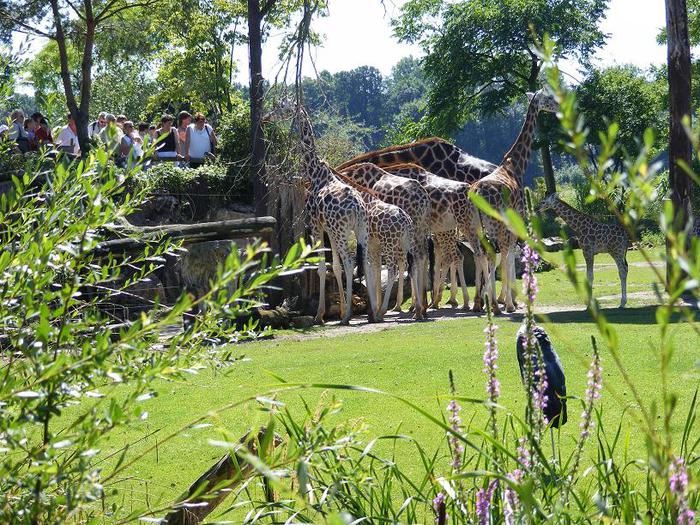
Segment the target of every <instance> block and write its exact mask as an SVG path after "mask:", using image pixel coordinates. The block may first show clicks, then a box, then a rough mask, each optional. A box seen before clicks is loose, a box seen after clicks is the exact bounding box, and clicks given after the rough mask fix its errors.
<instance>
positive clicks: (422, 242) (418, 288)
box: [340, 162, 431, 319]
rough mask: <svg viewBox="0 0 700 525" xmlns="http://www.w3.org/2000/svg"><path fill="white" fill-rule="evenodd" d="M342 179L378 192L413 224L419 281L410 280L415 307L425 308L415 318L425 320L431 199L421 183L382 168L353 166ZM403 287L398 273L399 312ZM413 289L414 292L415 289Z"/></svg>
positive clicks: (342, 175) (414, 256)
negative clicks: (401, 211) (423, 318)
mask: <svg viewBox="0 0 700 525" xmlns="http://www.w3.org/2000/svg"><path fill="white" fill-rule="evenodd" d="M340 175H341V177H347V178H348V179H349V180H350V181H352V183H353V184H359V185H360V186H361V187H363V188H369V189H371V190H372V191H373V192H376V195H377V197H378V198H379V199H381V200H382V201H384V202H386V203H389V204H393V205H395V206H398V207H399V208H401V209H402V210H403V211H405V212H406V213H407V214H408V215H409V217H410V218H411V220H412V222H413V229H412V235H413V236H414V238H413V240H412V246H414V248H413V249H412V250H411V254H412V256H413V265H412V266H413V267H414V269H415V273H416V280H415V281H413V280H411V283H412V295H413V305H414V307H415V305H417V304H420V305H422V308H423V312H421V313H420V314H419V317H416V318H418V319H420V318H422V317H423V316H424V314H425V310H426V309H427V306H426V304H425V303H426V298H425V274H426V272H427V268H428V252H427V241H428V235H429V234H430V214H431V205H430V197H429V196H428V194H427V192H426V191H425V190H424V189H423V187H422V186H421V184H420V183H419V182H417V181H414V180H409V179H406V178H404V177H398V176H396V175H392V174H390V173H388V172H386V171H384V170H383V169H381V168H380V167H378V166H376V165H374V164H369V163H366V162H365V163H359V164H354V165H352V166H351V167H349V168H346V169H345V170H344V171H343V172H341V174H340ZM402 283H403V270H402V269H399V293H400V294H401V295H397V301H396V307H395V308H394V309H395V310H396V311H399V312H400V311H401V303H402V300H403V286H402ZM414 285H415V288H413V286H414ZM418 296H420V299H418ZM415 315H416V312H415V308H414V316H415Z"/></svg>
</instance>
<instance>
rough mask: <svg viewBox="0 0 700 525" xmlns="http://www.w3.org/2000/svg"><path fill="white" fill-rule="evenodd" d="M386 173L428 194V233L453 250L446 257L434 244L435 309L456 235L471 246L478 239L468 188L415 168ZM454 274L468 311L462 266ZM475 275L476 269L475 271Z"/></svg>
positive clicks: (404, 166) (400, 167) (402, 167)
mask: <svg viewBox="0 0 700 525" xmlns="http://www.w3.org/2000/svg"><path fill="white" fill-rule="evenodd" d="M384 169H385V170H386V171H388V172H389V173H392V174H394V175H399V176H401V177H406V178H409V179H413V180H417V181H418V182H419V183H420V184H421V185H422V186H423V188H425V190H426V191H427V192H428V196H429V197H430V202H431V217H430V219H431V220H430V230H431V232H432V233H433V235H435V234H438V233H444V234H445V235H441V237H440V241H441V242H442V243H446V242H448V240H449V242H451V243H452V248H449V249H448V250H447V251H448V253H442V251H441V248H442V246H441V244H438V243H436V250H435V270H434V272H433V276H432V277H433V286H432V290H433V304H432V306H433V307H437V305H439V301H440V295H439V294H440V293H441V291H442V286H440V284H439V281H440V279H441V273H442V272H441V268H442V265H443V259H444V260H445V261H446V262H447V261H449V264H450V265H451V264H454V255H452V254H453V253H454V252H451V253H449V252H450V251H451V250H457V232H458V231H459V233H461V234H462V235H464V236H465V237H466V238H467V242H469V243H470V245H472V246H473V243H474V242H477V241H478V239H477V238H476V237H475V236H474V235H473V225H472V222H473V216H474V215H475V214H476V208H475V207H474V204H473V203H472V202H471V199H469V184H466V183H464V182H457V181H454V180H449V179H445V178H443V177H439V176H437V175H434V174H433V173H431V172H428V171H427V170H425V169H424V168H422V167H421V166H417V165H415V164H395V165H392V166H385V168H384ZM457 259H458V260H459V261H461V260H462V257H461V254H459V255H458V256H457ZM457 273H458V275H459V281H460V285H461V287H462V294H463V296H464V299H465V301H464V306H463V307H464V308H465V309H468V308H469V293H468V291H467V282H466V279H465V277H464V265H463V264H458V265H457ZM477 273H478V269H477ZM478 282H479V280H477V283H478Z"/></svg>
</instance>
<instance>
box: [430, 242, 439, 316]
mask: <svg viewBox="0 0 700 525" xmlns="http://www.w3.org/2000/svg"><path fill="white" fill-rule="evenodd" d="M431 277H432V279H433V287H432V294H431V295H432V296H433V300H432V302H431V304H430V307H431V308H435V309H437V308H440V299H441V296H442V256H441V253H440V249H439V248H438V246H437V245H435V262H434V263H433V275H431Z"/></svg>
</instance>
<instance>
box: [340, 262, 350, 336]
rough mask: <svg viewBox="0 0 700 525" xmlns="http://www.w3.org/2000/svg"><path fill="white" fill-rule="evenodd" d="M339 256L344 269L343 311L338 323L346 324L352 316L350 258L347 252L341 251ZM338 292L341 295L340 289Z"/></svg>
mask: <svg viewBox="0 0 700 525" xmlns="http://www.w3.org/2000/svg"><path fill="white" fill-rule="evenodd" d="M341 258H342V260H343V269H344V270H345V312H343V315H342V317H341V319H340V324H343V325H347V324H350V319H351V318H352V258H351V257H350V254H348V253H343V254H342V255H341ZM340 294H341V296H342V294H343V290H342V289H341V291H340Z"/></svg>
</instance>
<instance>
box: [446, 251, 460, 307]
mask: <svg viewBox="0 0 700 525" xmlns="http://www.w3.org/2000/svg"><path fill="white" fill-rule="evenodd" d="M449 272H450V300H449V301H447V304H449V305H450V306H451V307H452V308H457V306H459V303H458V302H457V263H455V262H454V261H453V262H452V263H450V267H449Z"/></svg>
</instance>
